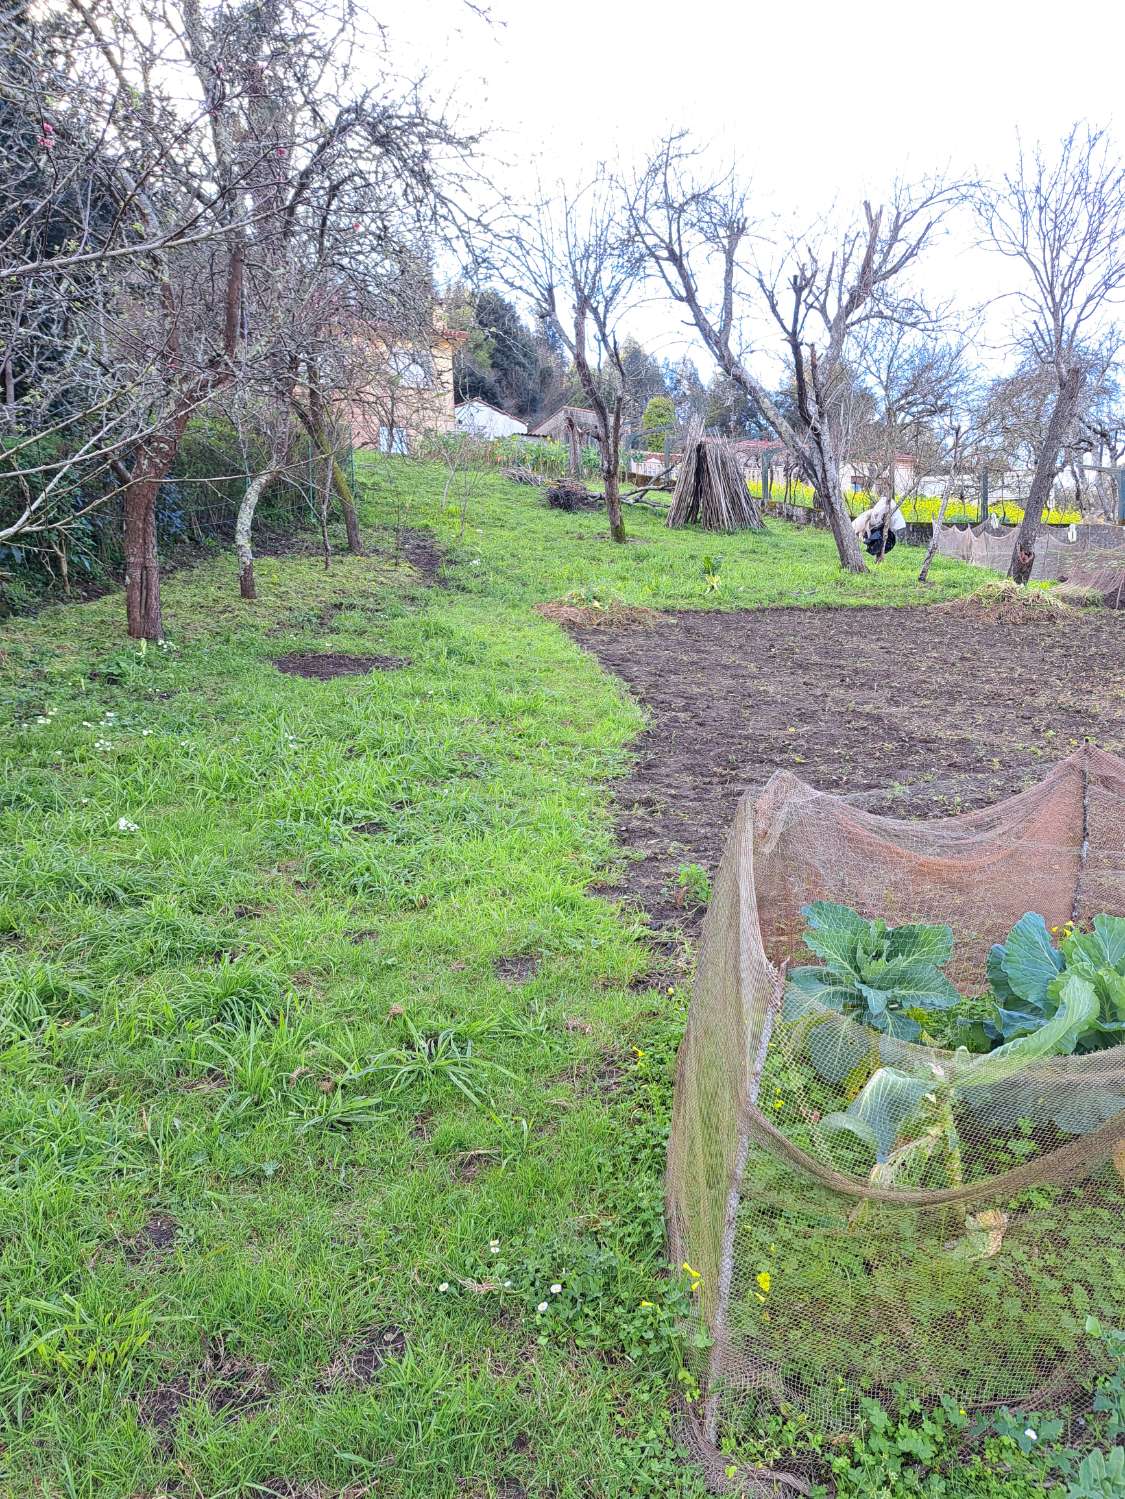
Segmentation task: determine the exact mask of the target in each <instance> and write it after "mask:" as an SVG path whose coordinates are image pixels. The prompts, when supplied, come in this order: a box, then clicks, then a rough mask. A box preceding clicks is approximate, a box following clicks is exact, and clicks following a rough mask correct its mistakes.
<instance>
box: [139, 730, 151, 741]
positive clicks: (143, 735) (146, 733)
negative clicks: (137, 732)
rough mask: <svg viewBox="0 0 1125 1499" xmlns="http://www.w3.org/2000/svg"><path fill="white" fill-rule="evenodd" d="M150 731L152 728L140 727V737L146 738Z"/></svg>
mask: <svg viewBox="0 0 1125 1499" xmlns="http://www.w3.org/2000/svg"><path fill="white" fill-rule="evenodd" d="M151 733H152V730H151V729H142V730H141V738H142V739H147V738H148V736H149V735H150V734H151Z"/></svg>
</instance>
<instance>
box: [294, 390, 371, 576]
mask: <svg viewBox="0 0 1125 1499" xmlns="http://www.w3.org/2000/svg"><path fill="white" fill-rule="evenodd" d="M292 405H293V410H294V411H295V412H296V413H297V419H298V420H299V421H300V423H301V426H302V427H304V429H305V431H306V432H307V433H308V434H309V436H310V437H311V438H312V440H313V442H314V443H315V444H316V446H317V449H318V451H319V452H320V454H321V456H322V457H324V458H329V459H331V462H332V484H333V487H334V488H335V490H336V495H337V497H338V499H339V501H340V509H341V510H342V511H343V513H344V529H345V531H346V532H347V536H348V550H349V551H350V552H354V553H355V554H356V555H357V556H359V557H362V556H363V538H362V536H361V535H360V534H359V518H358V516H357V515H356V508H355V495H354V494H353V493H352V487H351V485H350V484H349V483H348V476H347V474H345V473H344V470H343V467H342V465H341V463H340V461H339V459H338V458H337V457H336V454H335V453H334V452H333V451H332V444H331V442H330V441H329V440H328V434H327V432H325V430H324V422H323V419H322V417H321V414H320V403H319V400H312V399H311V398H310V403H309V406H308V407H305V406H304V405H302V403H301V402H300V401H299V400H297V399H296V397H294V398H293V400H292ZM387 430H388V432H390V433H391V434H392V437H391V439H390V441H391V445H392V447H393V445H394V443H393V433H394V428H393V427H389V428H388V429H387Z"/></svg>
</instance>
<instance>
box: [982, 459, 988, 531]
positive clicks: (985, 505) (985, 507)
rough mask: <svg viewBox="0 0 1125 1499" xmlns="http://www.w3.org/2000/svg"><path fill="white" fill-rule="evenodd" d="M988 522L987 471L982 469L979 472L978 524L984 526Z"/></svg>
mask: <svg viewBox="0 0 1125 1499" xmlns="http://www.w3.org/2000/svg"><path fill="white" fill-rule="evenodd" d="M987 521H988V470H987V469H986V468H982V469H981V471H980V523H981V525H982V526H983V525H985V524H986V523H987Z"/></svg>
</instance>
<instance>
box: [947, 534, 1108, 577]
mask: <svg viewBox="0 0 1125 1499" xmlns="http://www.w3.org/2000/svg"><path fill="white" fill-rule="evenodd" d="M1071 531H1073V532H1074V540H1073V541H1072V540H1071V539H1070V532H1071ZM1014 544H1015V529H1014V528H1013V527H1008V526H1005V527H1003V528H1002V529H999V530H994V529H993V528H992V526H991V525H987V526H954V525H950V526H943V527H942V528H941V532H940V534H939V536H938V551H939V552H941V554H942V556H943V557H956V558H957V560H958V561H959V562H971V563H972V564H973V565H974V566H975V567H987V568H990V569H991V570H992V571H993V572H997V573H1006V572H1007V571H1008V567H1009V565H1010V563H1011V560H1012V547H1013V545H1014ZM1120 546H1121V530H1120V528H1119V527H1118V526H1107V525H1097V524H1085V525H1078V526H1073V527H1067V526H1043V527H1041V528H1040V531H1039V534H1038V536H1037V537H1036V539H1035V561H1034V563H1033V564H1032V568H1031V577H1032V580H1033V581H1034V582H1041V581H1044V580H1052V579H1057V578H1068V577H1069V576H1070V575H1071V573H1072V572H1073V571H1074V570H1075V568H1076V566H1077V565H1079V564H1080V563H1084V562H1085V561H1086V560H1087V559H1089V558H1094V559H1097V558H1099V557H1100V556H1101V554H1102V553H1104V552H1109V551H1115V550H1117V549H1119V548H1120Z"/></svg>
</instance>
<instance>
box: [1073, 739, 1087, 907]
mask: <svg viewBox="0 0 1125 1499" xmlns="http://www.w3.org/2000/svg"><path fill="white" fill-rule="evenodd" d="M1089 856H1090V746H1089V744H1085V745H1083V747H1082V849H1081V851H1080V853H1079V855H1078V873H1077V874H1076V875H1075V877H1074V899H1073V900H1072V901H1071V903H1070V919H1071V921H1073V922H1075V923H1076V924H1077V922H1078V912H1079V909H1080V906H1081V896H1082V876H1083V875H1084V874H1085V873H1086V861H1087V860H1088V858H1089Z"/></svg>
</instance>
